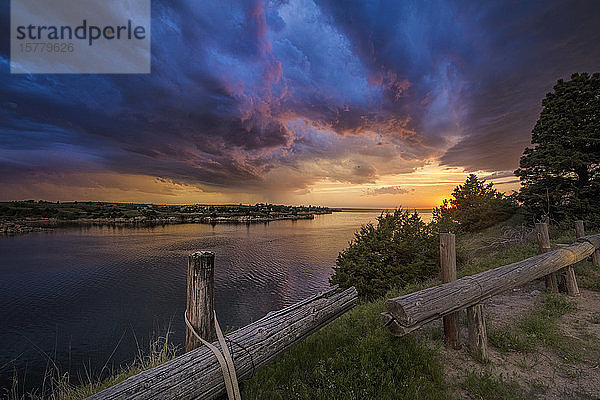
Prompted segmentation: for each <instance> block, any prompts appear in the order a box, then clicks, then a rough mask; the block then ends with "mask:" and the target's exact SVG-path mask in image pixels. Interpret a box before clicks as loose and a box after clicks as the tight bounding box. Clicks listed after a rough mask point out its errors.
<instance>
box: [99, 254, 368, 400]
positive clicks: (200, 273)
mask: <svg viewBox="0 0 600 400" xmlns="http://www.w3.org/2000/svg"><path fill="white" fill-rule="evenodd" d="M214 261H215V255H214V253H212V252H208V251H202V252H196V253H193V254H191V255H190V256H189V258H188V277H187V308H186V312H185V318H186V320H187V322H188V323H189V324H190V325H191V326H192V328H193V330H194V331H195V332H196V334H198V335H199V336H200V337H202V338H203V339H205V340H206V341H207V342H211V341H213V340H214V339H215V333H216V330H215V320H216V319H215V318H214V315H215V314H214ZM357 300H358V294H357V292H356V289H355V288H354V287H350V288H348V289H346V290H340V289H339V288H338V287H337V286H334V287H331V288H330V289H328V290H326V291H324V292H321V293H319V294H317V295H314V296H312V297H308V298H306V299H304V300H302V301H299V302H298V303H295V304H293V305H291V306H288V307H286V308H284V309H282V310H279V311H272V312H270V313H268V314H267V315H266V316H265V317H263V318H261V319H259V320H257V321H255V322H253V323H251V324H249V325H246V326H244V327H243V328H240V329H238V330H236V331H234V332H232V333H230V334H228V335H226V336H225V338H224V339H225V343H226V347H227V350H225V349H223V348H222V346H221V345H220V344H219V341H213V342H212V343H211V345H212V346H214V347H216V350H217V351H218V352H221V353H223V354H225V353H226V352H228V353H229V354H230V355H231V359H232V364H233V368H234V373H235V375H236V376H237V379H238V380H240V381H241V380H243V379H248V378H250V377H251V376H252V375H253V374H254V372H255V370H257V369H258V368H260V367H262V366H264V365H265V364H267V363H268V362H269V361H271V360H272V359H274V358H275V357H276V356H277V355H279V354H280V353H282V352H284V351H285V350H287V349H289V348H290V347H292V346H293V345H295V344H297V343H299V342H300V341H302V340H303V339H304V338H306V337H307V336H308V335H310V334H311V333H313V332H315V331H317V330H319V329H320V328H321V327H323V326H325V325H326V324H327V323H329V322H331V321H332V320H334V319H336V318H338V317H339V316H341V315H342V314H344V313H346V312H347V311H349V310H350V309H351V308H353V307H354V306H355V305H356V302H357ZM212 346H211V347H212ZM219 357H220V354H219V355H218V356H217V355H216V354H215V353H213V351H212V350H211V349H210V348H209V346H204V345H202V343H201V341H200V340H199V339H198V338H197V337H196V335H195V334H194V333H193V331H192V329H191V328H190V327H189V326H188V327H187V329H186V353H185V354H183V355H180V356H178V357H176V358H174V359H173V360H170V361H167V362H165V363H164V364H161V365H159V366H157V367H154V368H151V369H149V370H146V371H142V372H141V373H139V374H137V375H134V376H132V377H130V378H128V379H126V380H125V381H123V382H121V383H118V384H116V385H114V386H112V387H109V388H108V389H105V390H103V391H101V392H99V393H97V394H95V395H93V396H91V397H89V398H88V399H217V398H221V396H223V395H224V394H225V393H226V383H225V381H226V379H227V377H225V378H224V376H225V375H226V373H225V370H226V369H228V368H227V367H225V368H224V367H223V366H221V364H220V361H219Z"/></svg>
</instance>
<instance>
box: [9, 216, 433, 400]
mask: <svg viewBox="0 0 600 400" xmlns="http://www.w3.org/2000/svg"><path fill="white" fill-rule="evenodd" d="M378 215H379V212H373V211H370V212H362V211H361V212H339V213H334V214H331V215H317V216H315V219H314V220H299V221H275V222H270V223H266V224H251V225H215V226H211V225H203V224H184V225H166V226H158V227H144V228H129V227H107V226H104V227H98V226H91V227H75V228H62V229H56V230H54V231H50V232H36V233H31V234H27V235H23V236H15V237H0V255H1V257H0V320H1V324H0V389H1V388H8V387H9V386H10V383H11V379H12V377H13V374H14V373H15V371H17V373H18V374H19V378H20V380H21V383H20V384H21V385H22V384H23V383H22V381H24V382H25V388H26V389H27V390H30V389H31V388H35V387H38V386H40V385H41V380H42V376H43V373H44V371H45V370H46V369H47V368H49V365H51V363H52V362H55V363H56V364H57V365H58V367H59V368H60V370H61V371H62V372H70V374H71V376H72V377H75V379H77V378H76V377H77V376H80V377H85V376H86V373H88V374H91V375H92V376H96V375H97V374H98V373H99V372H100V370H102V367H103V366H104V365H105V364H106V365H108V366H112V365H115V366H118V365H121V364H123V363H125V362H128V361H131V360H132V359H133V358H134V357H135V356H136V354H137V349H138V346H139V348H141V350H142V351H146V350H147V349H148V348H149V341H150V340H151V339H152V338H153V337H156V336H158V335H160V334H164V332H165V331H166V330H167V329H170V330H171V334H172V339H173V341H174V343H176V344H178V345H179V346H180V349H181V348H183V345H184V340H185V324H184V322H183V312H184V309H185V303H186V271H187V256H188V255H189V254H190V253H192V252H194V251H198V250H210V251H213V252H215V254H216V258H215V309H216V312H217V315H218V318H219V323H220V324H221V326H222V327H223V328H224V327H240V326H243V325H246V324H248V323H249V322H252V321H254V320H256V319H259V318H261V317H263V316H264V315H265V314H267V313H268V312H269V311H271V310H277V309H280V308H282V307H284V306H287V305H289V304H292V303H294V302H296V301H298V300H301V299H303V298H305V297H307V296H310V295H312V294H315V293H317V292H319V291H320V290H322V289H324V288H326V287H327V286H328V285H329V283H328V280H329V277H330V276H331V273H332V267H333V266H334V265H335V260H336V257H337V255H338V253H339V252H340V251H342V250H343V249H344V248H346V247H347V246H348V242H349V241H350V240H351V239H352V238H353V234H354V232H355V231H356V230H357V229H358V228H359V227H360V226H361V225H363V224H365V223H368V222H375V221H376V218H377V216H378ZM422 215H423V218H424V219H425V220H429V219H430V218H431V215H430V214H427V213H424V214H422ZM136 343H137V344H136ZM111 354H112V356H111ZM50 359H51V360H52V361H49V360H50ZM86 371H87V372H86Z"/></svg>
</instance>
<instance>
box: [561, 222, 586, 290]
mask: <svg viewBox="0 0 600 400" xmlns="http://www.w3.org/2000/svg"><path fill="white" fill-rule="evenodd" d="M575 236H576V237H577V239H579V238H582V237H584V236H585V231H584V229H583V221H575ZM565 285H566V287H567V294H568V295H569V296H573V297H576V296H580V295H581V293H580V292H579V286H578V285H577V278H576V277H575V270H574V269H573V266H572V265H569V266H568V267H567V268H566V270H565Z"/></svg>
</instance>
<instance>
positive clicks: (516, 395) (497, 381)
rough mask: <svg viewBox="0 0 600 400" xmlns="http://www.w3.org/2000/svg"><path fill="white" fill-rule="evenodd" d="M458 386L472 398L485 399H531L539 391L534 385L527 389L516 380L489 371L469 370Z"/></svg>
mask: <svg viewBox="0 0 600 400" xmlns="http://www.w3.org/2000/svg"><path fill="white" fill-rule="evenodd" d="M460 387H461V388H462V389H463V390H465V391H466V392H467V393H468V394H469V395H470V396H471V397H472V398H475V399H485V400H513V399H532V398H536V397H537V395H538V393H539V389H538V388H537V387H535V386H534V387H533V389H531V390H529V391H528V390H525V389H523V387H522V386H521V385H519V383H518V382H517V381H515V380H511V379H506V378H505V377H503V376H499V377H495V376H494V375H493V374H492V373H491V372H489V371H484V372H473V371H469V372H468V373H467V376H466V378H465V379H464V380H463V381H462V382H461V383H460Z"/></svg>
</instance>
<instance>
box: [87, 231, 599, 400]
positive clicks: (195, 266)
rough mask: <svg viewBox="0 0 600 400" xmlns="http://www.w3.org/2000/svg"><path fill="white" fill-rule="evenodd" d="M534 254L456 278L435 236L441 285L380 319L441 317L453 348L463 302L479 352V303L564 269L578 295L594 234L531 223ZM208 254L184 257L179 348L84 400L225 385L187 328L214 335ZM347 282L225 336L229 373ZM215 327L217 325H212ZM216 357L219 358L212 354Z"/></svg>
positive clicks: (203, 392)
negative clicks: (554, 236) (562, 239)
mask: <svg viewBox="0 0 600 400" xmlns="http://www.w3.org/2000/svg"><path fill="white" fill-rule="evenodd" d="M536 232H537V237H538V244H539V251H540V254H539V255H538V256H535V257H531V258H528V259H526V260H523V261H519V262H516V263H513V264H509V265H504V266H502V267H499V268H495V269H492V270H488V271H485V272H482V273H479V274H476V275H471V276H466V277H463V278H460V279H456V250H455V237H454V235H453V234H450V233H443V234H441V235H440V264H441V278H442V284H441V285H438V286H435V287H431V288H428V289H424V290H421V291H418V292H414V293H410V294H407V295H406V296H401V297H397V298H394V299H390V300H387V301H386V303H385V305H386V308H387V312H384V313H382V314H381V320H382V323H383V325H384V326H385V327H387V329H388V330H389V331H390V332H391V333H392V334H394V335H397V336H402V335H405V334H407V333H408V332H411V331H413V330H415V329H418V328H420V327H421V326H423V325H424V324H426V323H428V322H430V321H433V320H435V319H438V318H440V317H442V318H443V319H444V334H445V340H446V343H448V345H450V346H452V347H454V348H458V347H460V337H459V333H460V330H459V329H458V316H457V313H458V312H459V311H460V310H463V309H465V308H466V310H467V320H468V326H469V346H470V348H471V349H472V351H474V352H476V353H479V355H480V356H481V357H482V358H484V359H485V358H487V334H486V327H485V319H484V310H483V305H482V302H483V301H484V300H486V299H488V298H490V297H492V296H494V295H497V294H499V293H502V292H504V291H506V290H509V289H512V288H514V287H518V286H521V285H523V284H526V283H528V282H530V281H532V280H534V279H537V278H542V277H545V280H546V287H547V288H548V290H550V291H558V287H559V285H558V277H557V274H556V272H557V271H558V270H560V269H562V268H566V271H565V272H566V273H565V275H564V279H565V286H566V288H567V292H568V293H569V295H571V296H577V295H579V288H578V287H577V281H576V277H575V272H574V270H573V268H572V265H573V264H574V263H577V262H579V261H581V260H584V259H585V258H587V257H589V256H592V258H593V261H594V264H595V265H599V262H600V250H598V249H600V235H593V236H584V232H583V223H582V222H581V221H577V223H576V233H577V238H578V239H577V242H576V243H574V244H571V245H554V246H552V245H551V244H550V239H549V235H548V226H547V225H546V224H536ZM214 260H215V255H214V253H212V252H197V253H194V254H191V255H190V256H189V259H188V277H187V307H186V312H185V314H186V320H187V323H189V326H188V327H187V329H186V353H185V354H183V355H181V356H178V357H176V358H174V359H173V360H171V361H168V362H166V363H164V364H161V365H159V366H157V367H154V368H152V369H149V370H146V371H143V372H141V373H139V374H137V375H135V376H132V377H130V378H128V379H127V380H125V381H123V382H121V383H119V384H117V385H114V386H112V387H110V388H108V389H105V390H103V391H101V392H99V393H97V394H95V395H93V396H91V397H90V399H122V398H127V399H165V398H177V399H198V398H199V399H216V398H220V397H221V396H222V395H223V394H224V393H225V391H226V384H225V380H226V379H227V378H224V375H226V373H225V370H226V369H227V368H229V367H223V366H222V365H221V364H220V362H219V360H218V357H219V356H218V355H215V354H214V353H213V352H212V351H211V350H210V349H209V347H215V348H216V349H215V351H221V352H223V353H224V354H225V353H227V351H226V349H223V348H222V346H221V345H220V344H219V341H214V342H213V343H212V346H203V345H202V344H201V341H200V340H199V339H198V338H197V337H196V335H195V334H194V333H193V332H194V331H195V332H196V333H197V334H198V335H199V336H200V337H202V339H203V340H206V341H207V343H208V342H211V341H213V340H214V338H215V333H216V330H215V319H214V318H213V315H214V265H215V262H214ZM357 298H358V295H357V292H356V289H355V288H354V287H351V288H349V289H346V290H340V289H338V288H337V287H332V288H330V289H329V290H327V291H325V292H322V293H319V294H317V295H315V296H312V297H309V298H307V299H305V300H302V301H300V302H298V303H296V304H293V305H291V306H289V307H286V308H284V309H282V310H279V311H274V312H270V313H269V314H267V315H266V316H265V317H264V318H261V319H260V320H258V321H256V322H253V323H251V324H249V325H246V326H245V327H243V328H240V329H238V330H236V331H235V332H232V333H230V334H228V335H227V336H226V337H225V342H224V343H226V345H225V346H224V347H227V348H228V350H229V353H231V359H232V364H233V366H234V367H233V368H234V371H235V374H233V375H237V378H238V379H240V380H243V379H247V378H249V377H251V376H252V374H254V372H255V370H256V369H258V368H260V367H262V366H264V365H265V364H267V363H268V362H269V361H271V360H272V359H273V358H274V357H276V356H277V355H278V354H280V353H282V352H283V351H285V350H287V349H289V348H290V347H292V346H293V345H294V344H296V343H298V342H299V341H301V340H303V339H304V338H305V337H306V336H308V335H310V334H311V333H313V332H315V331H316V330H318V329H319V328H321V327H323V326H324V325H325V324H327V323H329V322H330V321H332V320H334V319H335V318H337V317H339V316H341V315H342V314H344V313H345V312H347V311H348V310H350V309H351V308H352V307H354V306H355V305H356V302H357ZM217 328H218V327H217ZM220 361H222V360H220Z"/></svg>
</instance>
